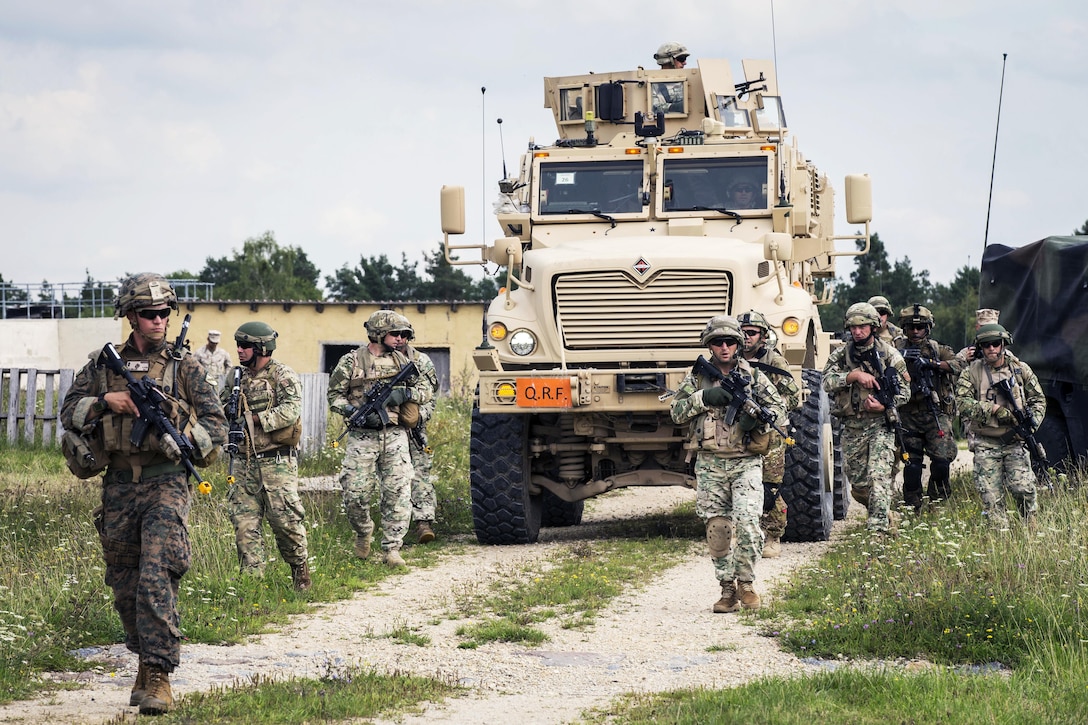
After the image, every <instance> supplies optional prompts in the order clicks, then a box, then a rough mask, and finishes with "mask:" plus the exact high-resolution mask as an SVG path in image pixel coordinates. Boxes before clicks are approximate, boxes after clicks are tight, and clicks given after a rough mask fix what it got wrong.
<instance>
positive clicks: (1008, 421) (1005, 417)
mask: <svg viewBox="0 0 1088 725" xmlns="http://www.w3.org/2000/svg"><path fill="white" fill-rule="evenodd" d="M994 417H995V418H997V424H998V425H1016V416H1014V415H1013V414H1012V411H1011V410H1009V409H1008V408H1001V409H1000V410H998V411H997V414H996V415H995V416H994Z"/></svg>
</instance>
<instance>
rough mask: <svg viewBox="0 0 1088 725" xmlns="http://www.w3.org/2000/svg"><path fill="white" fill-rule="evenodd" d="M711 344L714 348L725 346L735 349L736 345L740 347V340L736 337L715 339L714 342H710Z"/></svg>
mask: <svg viewBox="0 0 1088 725" xmlns="http://www.w3.org/2000/svg"><path fill="white" fill-rule="evenodd" d="M710 344H711V345H713V346H714V347H721V346H723V345H728V346H729V347H733V346H734V345H739V344H740V340H738V339H737V338H735V337H715V338H714V339H713V340H711V341H710Z"/></svg>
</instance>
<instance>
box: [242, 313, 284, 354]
mask: <svg viewBox="0 0 1088 725" xmlns="http://www.w3.org/2000/svg"><path fill="white" fill-rule="evenodd" d="M279 336H280V334H279V333H278V332H276V331H275V330H273V329H272V326H271V325H269V324H268V323H267V322H259V321H257V320H253V321H252V322H246V323H244V324H242V326H241V327H239V328H238V329H237V330H236V331H235V333H234V341H235V342H248V343H251V344H252V345H253V349H254V350H256V351H257V354H258V355H260V356H261V357H267V356H269V355H271V354H272V351H273V350H275V349H276V338H277V337H279Z"/></svg>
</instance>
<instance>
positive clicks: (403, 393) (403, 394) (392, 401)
mask: <svg viewBox="0 0 1088 725" xmlns="http://www.w3.org/2000/svg"><path fill="white" fill-rule="evenodd" d="M411 399H412V394H411V392H410V391H409V390H408V389H407V388H393V389H392V390H391V391H389V397H388V398H386V399H385V407H386V408H396V407H399V406H400V404H401V403H404V402H406V401H409V400H411Z"/></svg>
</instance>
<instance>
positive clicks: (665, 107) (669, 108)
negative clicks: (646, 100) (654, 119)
mask: <svg viewBox="0 0 1088 725" xmlns="http://www.w3.org/2000/svg"><path fill="white" fill-rule="evenodd" d="M649 87H650V108H651V110H652V112H653V113H655V114H656V113H659V112H661V113H664V114H665V115H666V116H686V115H687V112H688V110H687V109H688V103H687V83H686V82H684V81H653V82H652V83H650V86H649Z"/></svg>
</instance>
